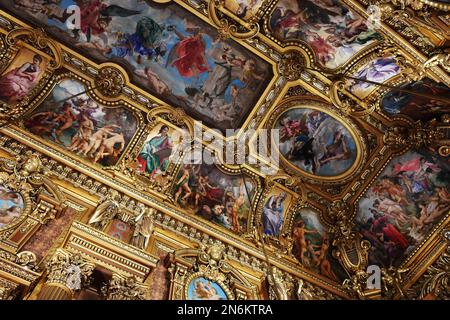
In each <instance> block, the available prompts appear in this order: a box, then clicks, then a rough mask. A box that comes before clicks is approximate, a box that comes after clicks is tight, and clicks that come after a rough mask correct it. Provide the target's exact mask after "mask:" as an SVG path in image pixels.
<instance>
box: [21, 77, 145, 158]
mask: <svg viewBox="0 0 450 320" xmlns="http://www.w3.org/2000/svg"><path fill="white" fill-rule="evenodd" d="M85 91H86V87H85V86H84V85H83V84H82V83H81V82H78V81H76V80H71V79H66V80H63V81H61V82H60V83H59V84H57V85H56V86H55V88H53V91H52V92H51V93H50V95H49V96H48V97H47V98H46V99H45V100H44V101H43V102H42V104H41V105H40V106H39V107H38V108H36V109H35V110H34V111H33V112H32V113H31V114H30V115H29V116H28V117H27V119H26V120H25V121H24V126H25V128H26V129H27V130H28V131H30V132H31V133H33V134H35V135H38V136H40V137H42V138H44V139H45V140H48V141H51V142H53V143H56V144H59V145H60V146H61V147H63V148H65V149H66V150H68V151H71V152H73V153H76V154H78V155H80V156H82V157H84V158H87V159H89V160H91V161H93V162H94V163H100V164H102V165H105V166H106V165H114V164H115V163H117V160H118V159H119V157H120V156H121V154H122V153H123V151H124V150H125V148H126V146H127V145H128V143H129V142H130V140H131V139H132V137H133V135H134V134H135V132H136V130H137V127H138V123H137V119H136V117H135V115H133V113H132V112H131V111H130V110H128V109H126V108H124V107H123V106H117V107H105V106H103V105H101V104H98V103H97V102H95V101H94V100H93V99H92V98H91V97H90V96H89V95H88V94H86V93H85Z"/></svg>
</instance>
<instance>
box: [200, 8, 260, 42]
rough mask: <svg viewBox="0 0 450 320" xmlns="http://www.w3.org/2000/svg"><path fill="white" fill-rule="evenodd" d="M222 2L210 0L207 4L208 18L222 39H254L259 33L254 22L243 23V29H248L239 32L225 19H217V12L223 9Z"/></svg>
mask: <svg viewBox="0 0 450 320" xmlns="http://www.w3.org/2000/svg"><path fill="white" fill-rule="evenodd" d="M224 2H225V1H224V0H211V1H209V3H208V16H209V18H210V20H211V22H212V23H213V25H215V26H216V28H217V29H218V32H219V35H220V37H222V38H228V37H232V38H236V39H240V40H245V39H251V38H253V37H255V36H256V35H257V34H258V32H259V25H258V23H255V22H250V23H245V27H246V28H247V29H248V31H246V32H240V31H239V28H238V26H236V25H235V24H233V23H231V22H230V21H229V20H228V19H226V18H219V14H218V13H217V11H219V10H222V9H223V7H224Z"/></svg>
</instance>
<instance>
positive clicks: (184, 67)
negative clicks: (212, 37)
mask: <svg viewBox="0 0 450 320" xmlns="http://www.w3.org/2000/svg"><path fill="white" fill-rule="evenodd" d="M185 25H186V32H188V33H190V34H191V35H190V36H188V37H186V36H184V35H182V34H181V33H180V32H178V31H177V30H176V29H174V32H175V34H176V35H177V37H178V38H179V39H180V41H179V42H178V43H177V44H176V45H175V46H174V48H173V50H172V51H171V52H170V54H169V58H168V60H167V64H170V65H171V66H173V67H175V68H176V69H177V71H178V73H179V74H180V75H181V76H183V77H198V76H199V75H200V74H202V73H204V72H206V71H208V70H209V64H208V60H207V58H206V53H205V51H206V45H205V42H204V40H203V37H202V33H201V32H200V28H199V27H198V26H195V25H192V24H190V23H188V22H187V21H186V20H185Z"/></svg>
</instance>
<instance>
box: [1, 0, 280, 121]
mask: <svg viewBox="0 0 450 320" xmlns="http://www.w3.org/2000/svg"><path fill="white" fill-rule="evenodd" d="M0 5H1V6H2V7H4V8H6V9H7V10H8V9H9V10H10V11H11V10H13V11H14V13H15V14H17V15H19V16H22V17H26V18H28V19H30V18H31V19H32V20H33V21H35V22H36V21H38V22H39V23H40V24H41V25H46V26H47V27H46V29H48V30H49V31H50V32H51V33H52V34H53V35H55V36H57V38H59V39H61V40H62V41H63V42H65V43H66V44H68V45H74V46H75V49H76V50H77V51H79V52H80V53H83V55H85V56H87V57H91V58H93V59H94V60H96V61H98V62H104V61H114V62H117V63H119V64H121V65H122V66H124V67H125V68H126V69H127V70H128V72H129V74H130V77H131V78H132V79H133V81H134V82H135V83H137V84H139V85H141V86H142V87H144V88H145V89H147V90H148V91H149V92H150V93H151V94H153V95H155V96H157V97H159V98H161V99H162V100H164V101H165V102H166V103H168V104H170V105H172V106H174V107H181V108H183V109H185V110H186V111H187V112H188V113H189V114H190V115H192V116H193V117H197V118H201V119H203V121H205V122H207V123H206V124H207V125H209V126H211V127H214V128H218V129H221V130H224V129H226V128H238V127H239V126H240V125H241V124H242V123H243V122H244V121H245V118H246V116H247V115H248V114H249V112H250V110H251V108H252V107H253V106H254V105H255V103H256V102H257V100H258V99H259V98H260V97H261V95H262V94H263V91H264V90H265V88H266V86H267V84H268V82H270V80H271V79H272V77H273V73H272V67H271V65H270V64H269V63H267V62H265V61H264V60H262V59H261V58H259V57H258V56H256V55H255V54H253V53H251V52H250V51H248V50H247V49H245V48H244V47H242V46H240V45H239V44H237V43H236V42H234V41H231V40H225V41H224V40H221V39H220V38H219V36H218V33H217V31H216V29H214V28H212V27H211V26H210V25H209V24H207V23H205V22H203V21H202V20H200V19H199V18H197V17H196V16H194V15H193V14H191V13H189V12H188V11H187V10H186V9H183V8H181V7H180V6H179V5H177V4H175V3H173V2H172V3H170V4H155V3H153V2H151V1H140V0H125V1H124V0H111V1H108V2H105V1H102V0H90V1H88V0H78V1H72V0H62V1H58V2H56V3H55V2H53V1H52V2H43V1H39V2H35V1H27V0H0ZM71 5H78V6H79V7H80V9H81V25H80V26H79V28H69V27H71V26H70V25H69V26H68V24H67V23H64V22H65V21H67V17H68V16H69V15H68V14H67V12H66V10H65V8H67V7H68V6H71Z"/></svg>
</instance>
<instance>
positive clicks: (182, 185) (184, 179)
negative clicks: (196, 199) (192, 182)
mask: <svg viewBox="0 0 450 320" xmlns="http://www.w3.org/2000/svg"><path fill="white" fill-rule="evenodd" d="M189 177H190V166H185V167H184V169H183V174H182V175H181V177H180V179H179V180H178V181H177V183H176V188H177V191H176V193H175V199H174V200H175V203H178V198H179V197H180V196H181V193H182V192H183V191H184V192H185V195H184V196H183V197H182V198H181V201H182V202H186V200H187V198H189V196H190V195H191V194H192V190H191V188H190V187H189Z"/></svg>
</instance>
